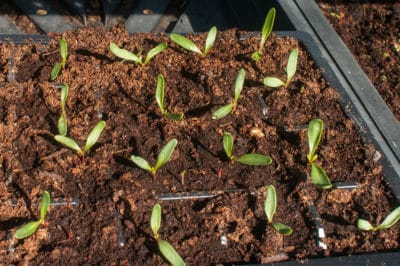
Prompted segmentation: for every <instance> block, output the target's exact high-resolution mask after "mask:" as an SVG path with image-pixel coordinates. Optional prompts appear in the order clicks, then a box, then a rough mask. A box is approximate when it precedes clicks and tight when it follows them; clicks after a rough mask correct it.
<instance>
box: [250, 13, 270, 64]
mask: <svg viewBox="0 0 400 266" xmlns="http://www.w3.org/2000/svg"><path fill="white" fill-rule="evenodd" d="M275 14H276V10H275V8H271V9H270V10H269V11H268V13H267V16H266V17H265V21H264V25H263V27H262V29H261V41H260V46H259V48H258V50H257V51H255V52H254V53H253V54H252V55H251V58H252V59H253V60H254V61H258V60H260V59H261V57H262V50H263V48H264V45H265V42H266V41H267V39H268V36H269V35H270V34H271V32H272V28H273V27H274V22H275Z"/></svg>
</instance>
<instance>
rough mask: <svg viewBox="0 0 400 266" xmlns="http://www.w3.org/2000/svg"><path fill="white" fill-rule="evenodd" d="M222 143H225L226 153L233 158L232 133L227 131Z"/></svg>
mask: <svg viewBox="0 0 400 266" xmlns="http://www.w3.org/2000/svg"><path fill="white" fill-rule="evenodd" d="M222 144H223V145H224V150H225V153H226V155H227V156H228V158H229V159H230V160H233V156H232V148H233V137H232V134H231V133H228V132H225V133H224V136H223V138H222Z"/></svg>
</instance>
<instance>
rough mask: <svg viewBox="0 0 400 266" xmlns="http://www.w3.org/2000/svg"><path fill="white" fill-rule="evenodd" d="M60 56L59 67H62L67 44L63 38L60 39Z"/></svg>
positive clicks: (65, 58)
mask: <svg viewBox="0 0 400 266" xmlns="http://www.w3.org/2000/svg"><path fill="white" fill-rule="evenodd" d="M60 56H61V67H64V66H65V63H66V62H67V56H68V45H67V41H66V40H65V39H64V38H62V39H61V40H60Z"/></svg>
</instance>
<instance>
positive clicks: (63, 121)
mask: <svg viewBox="0 0 400 266" xmlns="http://www.w3.org/2000/svg"><path fill="white" fill-rule="evenodd" d="M67 97H68V85H67V83H65V82H63V84H62V86H61V115H60V118H59V119H58V123H57V127H58V134H59V135H61V136H66V135H67V132H68V125H67V113H66V112H65V105H66V103H67Z"/></svg>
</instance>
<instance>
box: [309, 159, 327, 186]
mask: <svg viewBox="0 0 400 266" xmlns="http://www.w3.org/2000/svg"><path fill="white" fill-rule="evenodd" d="M311 180H312V182H313V183H314V185H315V186H317V187H320V188H323V189H329V188H331V187H332V183H331V180H330V179H329V177H328V176H327V175H326V173H325V171H324V169H322V167H320V166H319V165H317V164H316V163H311Z"/></svg>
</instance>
